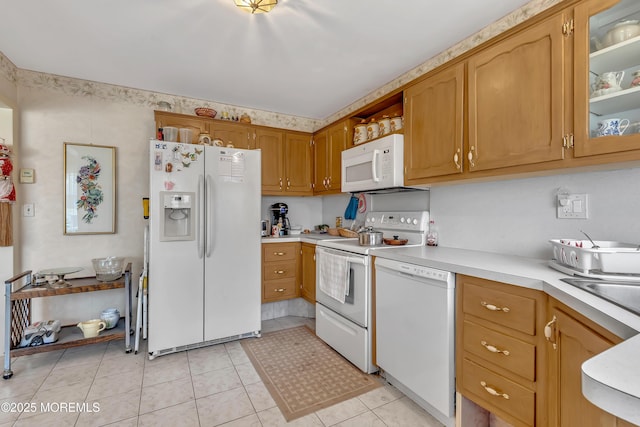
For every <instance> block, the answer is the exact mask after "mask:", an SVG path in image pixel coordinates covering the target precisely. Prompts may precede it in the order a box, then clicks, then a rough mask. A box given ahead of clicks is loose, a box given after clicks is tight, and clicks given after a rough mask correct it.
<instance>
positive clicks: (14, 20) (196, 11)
mask: <svg viewBox="0 0 640 427" xmlns="http://www.w3.org/2000/svg"><path fill="white" fill-rule="evenodd" d="M527 2H528V0H482V1H479V0H445V1H442V0H411V1H398V0H369V1H365V0H280V4H278V6H276V8H275V9H274V10H273V11H271V12H270V13H268V14H259V15H258V14H256V15H250V14H248V13H246V12H243V11H241V10H240V9H238V8H237V7H236V6H235V5H234V3H233V0H133V1H132V0H108V1H107V0H56V1H41V0H0V10H2V14H1V15H0V52H3V53H4V54H5V55H6V56H7V57H8V58H9V59H10V60H11V61H12V62H13V63H14V64H15V65H16V66H17V67H18V68H22V69H26V70H33V71H39V72H45V73H51V74H58V75H62V76H68V77H74V78H80V79H87V80H93V81H98V82H104V83H111V84H116V85H122V86H128V87H133V88H137V89H145V90H150V91H155V92H161V93H168V94H172V95H180V96H185V97H191V98H200V99H204V100H210V101H215V102H218V103H223V104H231V105H236V106H240V107H246V108H254V109H260V110H266V111H272V112H277V113H283V114H290V115H295V116H300V117H308V118H313V119H324V118H326V117H328V116H329V115H331V114H333V113H336V112H337V111H339V110H341V109H342V108H344V107H346V106H348V105H350V104H351V103H353V102H355V101H356V100H358V99H359V98H361V97H363V96H365V95H367V94H369V93H370V92H371V91H373V90H375V89H377V88H379V87H381V86H383V85H384V84H386V83H388V82H390V81H391V80H393V79H395V78H396V77H398V76H400V75H402V74H404V73H405V72H407V71H409V70H411V69H412V68H414V67H415V66H417V65H419V64H421V63H423V62H425V61H426V60H427V59H429V58H431V57H433V56H435V55H436V54H438V53H440V52H441V51H443V50H445V49H446V48H448V47H450V46H452V45H454V44H456V43H457V42H459V41H461V40H463V39H465V38H466V37H468V36H470V35H472V34H474V33H476V32H477V31H478V30H480V29H482V28H484V27H486V26H487V25H489V24H490V23H492V22H494V21H496V20H498V19H499V18H501V17H503V16H504V15H507V14H508V13H509V12H511V11H513V10H515V9H517V8H519V7H520V6H522V5H524V4H526V3H527Z"/></svg>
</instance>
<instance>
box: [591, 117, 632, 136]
mask: <svg viewBox="0 0 640 427" xmlns="http://www.w3.org/2000/svg"><path fill="white" fill-rule="evenodd" d="M627 127H629V120H627V119H607V120H603V121H602V122H600V123H599V127H598V130H597V135H598V136H609V135H622V134H623V133H624V131H625V130H627Z"/></svg>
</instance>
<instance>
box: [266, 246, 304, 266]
mask: <svg viewBox="0 0 640 427" xmlns="http://www.w3.org/2000/svg"><path fill="white" fill-rule="evenodd" d="M298 245H299V243H296V242H293V243H265V244H264V245H262V260H263V261H264V262H269V261H285V260H287V261H288V260H294V259H296V257H297V256H298V253H299V252H300V249H299V246H298Z"/></svg>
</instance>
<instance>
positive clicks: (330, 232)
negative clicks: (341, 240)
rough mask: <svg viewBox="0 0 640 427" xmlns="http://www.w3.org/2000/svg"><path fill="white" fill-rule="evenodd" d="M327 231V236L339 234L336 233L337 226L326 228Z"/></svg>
mask: <svg viewBox="0 0 640 427" xmlns="http://www.w3.org/2000/svg"><path fill="white" fill-rule="evenodd" d="M327 233H328V234H329V236H339V235H340V233H338V229H337V228H329V229H327Z"/></svg>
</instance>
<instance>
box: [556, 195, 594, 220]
mask: <svg viewBox="0 0 640 427" xmlns="http://www.w3.org/2000/svg"><path fill="white" fill-rule="evenodd" d="M587 202H588V197H587V194H567V193H564V194H558V218H565V219H587V218H588V204H587Z"/></svg>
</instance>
